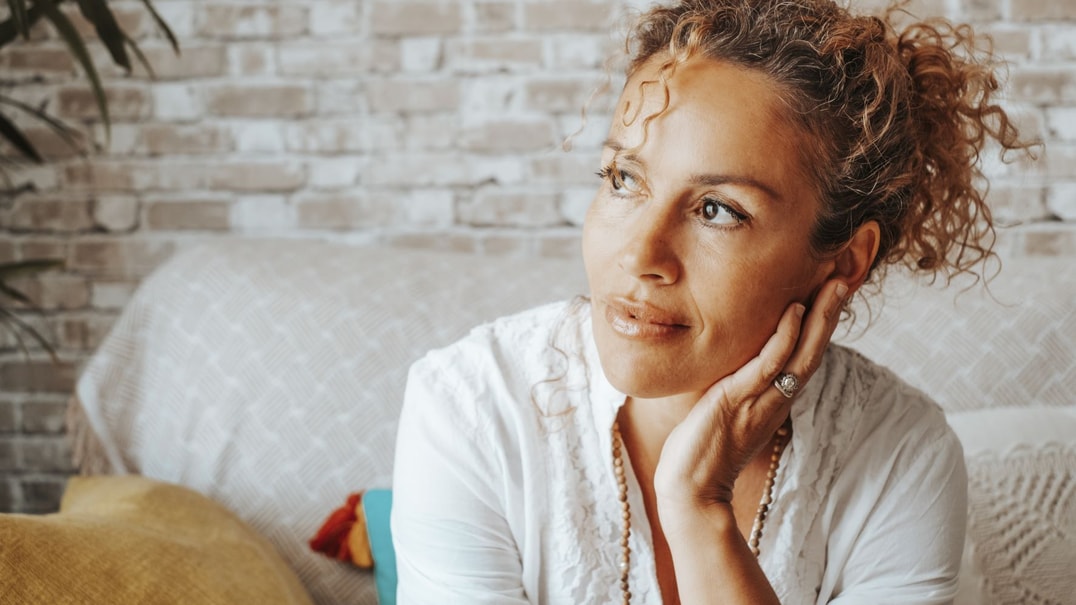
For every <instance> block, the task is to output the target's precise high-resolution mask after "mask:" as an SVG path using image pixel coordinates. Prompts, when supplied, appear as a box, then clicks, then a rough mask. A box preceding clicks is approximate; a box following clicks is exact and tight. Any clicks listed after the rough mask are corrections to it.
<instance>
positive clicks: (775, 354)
mask: <svg viewBox="0 0 1076 605" xmlns="http://www.w3.org/2000/svg"><path fill="white" fill-rule="evenodd" d="M804 311H805V308H804V306H803V305H802V304H800V303H793V304H791V305H789V307H788V308H787V309H785V312H784V314H783V315H782V316H781V319H780V321H778V322H777V330H776V331H774V333H773V335H772V336H770V339H769V340H767V341H766V344H765V345H763V347H762V350H761V351H760V352H759V354H758V355H756V356H755V357H754V358H753V359H751V361H748V362H747V363H746V364H744V366H743V367H741V368H740V369H739V370H737V371H736V373H734V374H733V375H732V376H730V377H729V378H730V381H729V383H728V395H729V396H730V398H733V399H743V398H746V397H751V396H757V395H760V394H762V393H764V392H765V391H766V389H767V388H768V387H769V386H770V385H771V383H773V380H774V378H776V377H777V374H779V373H780V372H781V371H782V369H783V368H784V367H785V366H786V365H787V363H788V359H789V357H790V356H791V355H792V353H793V351H794V350H795V348H796V342H797V341H798V340H799V334H800V330H801V329H802V325H803V315H804Z"/></svg>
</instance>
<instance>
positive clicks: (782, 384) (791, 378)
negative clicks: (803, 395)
mask: <svg viewBox="0 0 1076 605" xmlns="http://www.w3.org/2000/svg"><path fill="white" fill-rule="evenodd" d="M773 386H774V387H776V388H777V390H778V391H781V394H782V395H784V396H785V397H788V398H789V399H791V398H793V397H795V396H796V391H798V390H800V379H799V378H796V376H795V375H793V374H790V373H788V372H781V373H780V374H778V375H777V378H775V379H774V381H773Z"/></svg>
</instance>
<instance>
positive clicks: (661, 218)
mask: <svg viewBox="0 0 1076 605" xmlns="http://www.w3.org/2000/svg"><path fill="white" fill-rule="evenodd" d="M674 214H675V211H674V210H673V209H671V208H662V207H661V206H660V205H659V204H658V203H656V202H655V201H651V202H650V203H649V204H648V205H647V207H646V208H645V209H644V210H643V211H642V212H637V213H635V216H634V217H632V220H631V221H629V222H628V224H627V225H626V230H625V233H624V245H623V246H622V248H621V250H620V259H619V266H620V268H621V270H623V271H624V272H626V273H628V274H629V275H632V276H633V277H635V278H636V279H639V280H640V281H644V282H648V283H651V284H653V285H665V284H672V283H675V282H676V280H678V279H679V278H680V259H679V257H678V255H677V252H676V247H677V243H678V239H677V229H678V223H677V221H676V218H675V216H674Z"/></svg>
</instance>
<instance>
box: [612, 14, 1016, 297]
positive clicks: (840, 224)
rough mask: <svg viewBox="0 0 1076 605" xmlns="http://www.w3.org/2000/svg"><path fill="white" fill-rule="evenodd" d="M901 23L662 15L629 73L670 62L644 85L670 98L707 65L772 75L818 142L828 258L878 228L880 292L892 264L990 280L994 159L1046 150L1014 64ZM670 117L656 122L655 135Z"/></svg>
mask: <svg viewBox="0 0 1076 605" xmlns="http://www.w3.org/2000/svg"><path fill="white" fill-rule="evenodd" d="M901 14H903V11H902V9H901V8H900V5H894V6H891V7H890V8H889V9H888V10H887V11H886V12H885V13H884V15H883V16H882V17H874V16H856V15H853V14H851V13H850V12H849V11H848V10H847V9H845V8H843V7H840V6H838V5H837V4H835V3H834V2H832V1H830V0H796V1H789V0H685V1H682V2H679V3H677V4H676V5H673V6H656V7H654V8H652V9H650V10H649V11H648V12H646V13H644V14H643V15H641V17H640V18H639V19H638V20H637V21H636V22H635V24H634V26H633V27H632V29H631V31H630V33H629V35H628V39H627V47H626V50H627V52H628V56H629V65H628V75H629V76H630V75H632V74H633V73H635V72H636V71H637V70H638V69H639V68H640V67H641V66H642V65H643V64H644V63H647V62H648V61H650V60H651V59H654V60H655V61H660V63H659V66H660V67H659V76H658V80H656V81H648V82H644V83H642V84H641V85H642V86H647V85H650V84H653V83H658V84H660V85H661V86H663V87H665V90H666V95H668V84H667V82H668V79H669V78H670V77H671V74H672V73H673V71H674V70H675V69H676V66H677V65H680V64H682V63H684V62H685V61H687V60H689V59H691V58H693V57H697V56H701V57H707V58H710V59H715V60H719V61H725V62H729V63H732V64H735V65H738V66H741V67H745V68H748V69H754V70H758V71H761V72H763V73H765V74H767V75H768V76H769V77H770V78H771V79H772V81H773V82H775V83H776V85H777V88H778V90H779V92H780V95H781V98H782V101H783V103H784V104H785V106H786V107H787V108H788V109H789V111H788V112H787V113H788V115H787V116H785V117H786V118H787V119H789V120H791V121H792V122H793V123H794V124H796V125H797V126H798V127H799V128H800V129H801V131H802V132H803V133H804V134H805V135H806V137H805V140H806V142H807V146H806V148H805V152H804V158H803V162H804V165H803V170H804V173H805V174H806V175H807V176H808V177H809V178H810V179H811V180H812V181H813V183H814V185H815V190H816V192H817V193H818V195H819V197H820V199H821V201H822V211H821V212H820V214H819V216H818V218H817V220H816V223H815V225H814V226H813V229H812V233H811V243H812V247H813V248H814V252H815V253H816V254H817V255H819V256H826V255H830V254H833V253H835V252H837V251H838V250H840V249H841V248H842V247H843V246H844V245H845V244H846V243H847V242H848V241H849V240H850V239H851V238H852V236H853V235H854V234H855V233H856V230H857V229H858V228H859V227H860V226H861V225H863V224H864V223H867V222H869V221H876V222H877V223H878V225H879V228H880V231H881V238H880V242H879V250H878V254H877V256H876V258H875V261H874V264H873V265H872V266H871V273H870V279H871V280H872V281H878V280H880V277H879V274H882V275H884V272H885V270H886V268H887V267H888V266H890V265H903V266H906V267H908V268H909V269H911V270H912V271H916V272H919V273H925V274H927V275H928V276H929V277H930V279H931V280H934V279H936V278H937V277H938V276H939V274H941V275H944V276H945V279H946V282H948V281H950V280H951V279H952V278H953V277H955V276H956V275H959V274H961V273H970V274H972V275H975V276H976V277H981V276H982V275H983V270H982V268H981V267H980V265H981V264H985V261H987V260H988V259H990V258H991V257H993V256H995V254H994V252H993V245H994V241H995V239H996V233H995V231H994V223H993V219H992V217H991V213H990V208H989V207H988V206H987V204H986V202H985V199H984V196H985V193H986V186H985V183H986V178H985V175H984V174H983V173H982V169H981V155H982V153H983V151H984V149H985V148H986V146H987V145H988V144H990V143H991V142H993V143H996V144H997V145H998V146H999V147H1000V148H1001V153H1002V158H1003V159H1007V154H1008V152H1010V151H1022V152H1024V153H1026V154H1027V155H1028V156H1030V157H1032V158H1034V153H1033V152H1032V147H1033V146H1034V145H1035V144H1036V143H1028V142H1024V141H1022V140H1021V139H1020V136H1019V133H1018V132H1017V129H1016V127H1015V125H1014V124H1013V122H1012V120H1011V119H1010V118H1009V116H1008V114H1007V113H1006V112H1005V110H1004V109H1002V107H1001V106H1000V105H998V104H997V102H996V101H995V95H996V93H997V92H998V89H999V84H998V80H997V76H996V72H997V70H998V68H999V67H1000V65H1001V63H1000V61H998V59H997V57H995V55H994V54H993V52H992V50H991V48H990V47H989V44H986V45H984V44H983V41H984V40H986V41H987V42H988V39H986V38H982V37H979V36H976V34H975V33H974V32H973V31H972V29H971V28H970V27H969V26H967V25H954V24H952V23H950V22H948V21H946V20H943V19H932V20H926V21H919V22H915V23H912V24H910V25H907V26H904V27H902V28H900V29H899V31H898V29H897V27H896V26H895V25H894V23H896V22H897V21H898V16H899V15H901ZM984 46H985V47H984ZM667 105H668V103H667V101H666V104H665V107H667ZM664 111H665V108H662V109H660V110H658V111H657V112H654V113H651V114H650V115H647V116H645V117H644V118H643V120H644V121H643V127H644V133H645V127H646V125H647V124H648V123H649V122H651V121H652V120H653V119H655V118H656V117H657V116H658V115H660V114H661V113H662V112H664ZM627 113H628V112H627V111H625V115H627ZM636 117H637V116H636ZM644 136H645V135H644ZM980 184H982V188H981V189H980V187H979V185H980Z"/></svg>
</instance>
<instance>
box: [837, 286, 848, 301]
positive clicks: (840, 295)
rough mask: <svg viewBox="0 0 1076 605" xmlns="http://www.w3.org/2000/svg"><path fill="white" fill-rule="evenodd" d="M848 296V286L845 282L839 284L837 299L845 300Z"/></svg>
mask: <svg viewBox="0 0 1076 605" xmlns="http://www.w3.org/2000/svg"><path fill="white" fill-rule="evenodd" d="M845 294H848V284H846V283H844V282H838V283H837V298H841V299H843V298H844V295H845Z"/></svg>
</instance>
